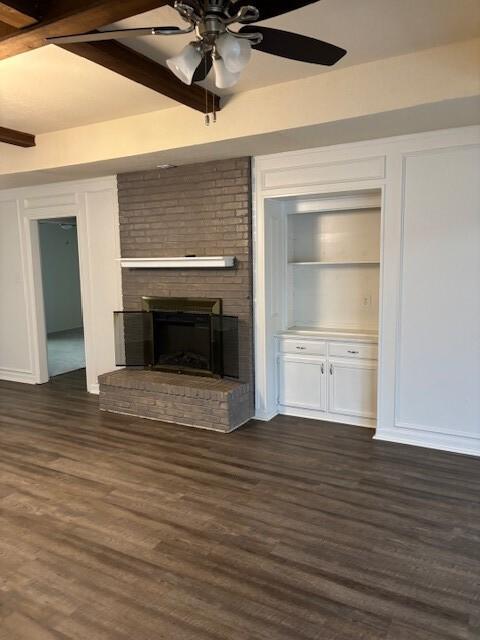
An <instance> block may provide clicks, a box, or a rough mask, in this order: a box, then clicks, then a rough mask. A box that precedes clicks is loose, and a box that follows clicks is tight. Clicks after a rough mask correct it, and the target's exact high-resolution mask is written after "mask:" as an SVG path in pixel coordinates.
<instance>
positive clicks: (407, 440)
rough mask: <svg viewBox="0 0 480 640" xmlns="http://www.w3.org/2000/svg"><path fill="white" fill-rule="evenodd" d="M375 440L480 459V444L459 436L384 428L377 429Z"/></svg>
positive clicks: (472, 439) (477, 441)
mask: <svg viewBox="0 0 480 640" xmlns="http://www.w3.org/2000/svg"><path fill="white" fill-rule="evenodd" d="M374 440H378V441H381V442H394V443H397V444H405V445H411V446H414V447H425V448H426V449H439V450H440V451H449V452H451V453H461V454H464V455H469V456H478V457H480V442H479V440H478V439H477V440H475V439H474V438H469V439H466V438H462V437H457V436H441V435H440V434H435V433H433V432H430V433H426V432H421V431H417V430H413V429H402V430H400V429H397V428H393V429H391V428H384V427H382V429H380V430H379V429H377V432H376V433H375V436H374Z"/></svg>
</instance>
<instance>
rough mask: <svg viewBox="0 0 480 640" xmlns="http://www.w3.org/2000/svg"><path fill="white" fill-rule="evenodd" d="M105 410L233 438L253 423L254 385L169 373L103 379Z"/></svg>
mask: <svg viewBox="0 0 480 640" xmlns="http://www.w3.org/2000/svg"><path fill="white" fill-rule="evenodd" d="M99 382H100V409H102V410H103V411H111V412H113V413H124V414H128V415H133V416H140V417H143V418H150V419H154V420H162V421H163V422H174V423H176V424H183V425H187V426H189V427H199V428H201V429H210V430H212V431H220V432H222V433H228V432H229V431H233V430H234V429H236V428H237V427H239V426H241V425H242V424H244V423H245V422H247V420H248V419H249V418H250V416H251V413H250V402H249V387H250V385H249V384H242V383H241V382H234V381H231V380H217V379H215V378H203V377H201V376H186V375H178V374H174V373H165V372H163V371H148V370H138V369H121V370H119V371H114V372H112V373H105V374H104V375H102V376H100V378H99Z"/></svg>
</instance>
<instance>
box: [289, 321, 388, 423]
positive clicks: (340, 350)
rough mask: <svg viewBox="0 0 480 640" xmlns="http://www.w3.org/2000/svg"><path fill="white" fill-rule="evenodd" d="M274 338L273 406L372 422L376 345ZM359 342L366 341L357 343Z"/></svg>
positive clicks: (335, 418) (341, 419) (313, 338)
mask: <svg viewBox="0 0 480 640" xmlns="http://www.w3.org/2000/svg"><path fill="white" fill-rule="evenodd" d="M294 335H295V332H294V331H286V332H285V333H284V334H280V335H279V336H277V343H278V359H277V366H278V405H279V410H280V412H281V413H285V414H288V415H300V416H304V417H309V418H317V419H323V420H330V421H335V422H343V423H349V424H357V425H360V426H366V427H373V426H375V417H376V404H377V362H376V358H377V345H376V344H375V343H373V342H371V338H369V337H367V336H363V337H362V338H361V339H360V338H359V337H357V338H356V340H355V341H353V342H352V341H348V342H347V341H337V340H335V339H331V338H328V337H324V336H323V337H322V336H321V335H320V334H319V335H318V337H316V336H315V335H314V332H311V334H310V336H308V337H306V336H303V337H302V338H301V339H296V338H295V337H294ZM360 340H366V342H362V341H360Z"/></svg>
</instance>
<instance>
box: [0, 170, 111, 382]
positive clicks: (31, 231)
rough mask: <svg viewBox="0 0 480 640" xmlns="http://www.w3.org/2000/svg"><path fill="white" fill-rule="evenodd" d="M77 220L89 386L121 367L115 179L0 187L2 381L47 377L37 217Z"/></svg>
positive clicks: (0, 350)
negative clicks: (116, 318)
mask: <svg viewBox="0 0 480 640" xmlns="http://www.w3.org/2000/svg"><path fill="white" fill-rule="evenodd" d="M65 217H75V218H76V219H77V233H78V249H79V262H80V284H81V295H82V310H83V322H84V331H85V359H86V369H87V387H88V390H89V391H90V392H91V393H98V376H99V375H100V374H101V373H105V372H107V371H111V370H112V369H114V368H115V353H114V351H115V345H114V335H113V311H114V310H118V309H121V308H122V287H121V268H120V263H119V257H120V236H119V223H118V197H117V180H116V178H115V177H113V176H112V177H106V178H98V179H95V180H81V181H76V182H62V183H56V184H48V185H38V186H29V187H22V188H18V189H9V190H4V191H0V266H1V268H0V294H1V296H2V304H1V305H0V379H2V380H12V381H15V382H25V383H29V384H42V383H44V382H48V379H49V376H48V365H47V345H46V327H45V313H44V305H43V292H42V278H41V263H40V251H39V241H38V221H39V220H42V219H45V218H65Z"/></svg>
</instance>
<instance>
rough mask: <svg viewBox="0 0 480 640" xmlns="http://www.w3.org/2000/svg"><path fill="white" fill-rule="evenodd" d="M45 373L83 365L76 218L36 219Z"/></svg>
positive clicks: (82, 332)
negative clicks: (43, 324)
mask: <svg viewBox="0 0 480 640" xmlns="http://www.w3.org/2000/svg"><path fill="white" fill-rule="evenodd" d="M38 223H39V224H38V235H39V248H40V261H41V271H42V273H41V275H42V289H43V306H44V312H45V329H46V341H47V361H48V375H49V377H50V378H51V377H54V376H58V375H61V374H63V373H67V372H70V371H76V370H78V369H84V368H85V339H84V330H83V312H82V298H81V290H80V268H79V255H78V236H77V219H76V218H75V217H68V218H47V219H42V220H39V221H38Z"/></svg>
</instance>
